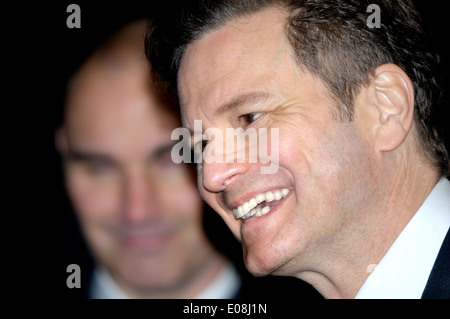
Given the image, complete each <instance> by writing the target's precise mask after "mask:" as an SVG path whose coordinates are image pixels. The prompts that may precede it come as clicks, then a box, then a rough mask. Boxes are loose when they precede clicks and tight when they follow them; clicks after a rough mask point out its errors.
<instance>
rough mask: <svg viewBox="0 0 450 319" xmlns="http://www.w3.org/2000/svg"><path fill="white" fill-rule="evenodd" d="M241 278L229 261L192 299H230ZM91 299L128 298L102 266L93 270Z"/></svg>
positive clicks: (234, 293)
mask: <svg viewBox="0 0 450 319" xmlns="http://www.w3.org/2000/svg"><path fill="white" fill-rule="evenodd" d="M240 285H241V278H240V276H239V274H238V273H237V271H236V269H235V268H234V266H233V265H232V264H231V263H227V264H225V265H224V266H223V267H222V269H221V270H220V272H219V273H218V274H217V276H216V277H215V278H214V280H213V281H212V282H211V283H210V284H209V285H208V286H207V287H206V288H205V289H204V290H203V291H201V292H200V293H199V294H198V295H197V296H196V297H195V298H194V299H230V298H233V297H234V296H235V295H236V293H237V292H238V290H239V288H240ZM89 292H90V298H91V299H129V297H128V296H127V295H125V294H124V293H123V292H122V290H121V289H120V287H119V286H118V285H117V284H116V282H115V281H114V279H113V278H112V277H111V275H110V274H109V272H108V270H106V269H105V268H104V267H100V268H96V269H95V270H94V274H93V278H92V281H91V285H90V291H89Z"/></svg>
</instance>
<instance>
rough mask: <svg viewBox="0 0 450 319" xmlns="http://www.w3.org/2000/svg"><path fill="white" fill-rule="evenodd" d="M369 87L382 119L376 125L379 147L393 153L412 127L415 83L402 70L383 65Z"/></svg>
mask: <svg viewBox="0 0 450 319" xmlns="http://www.w3.org/2000/svg"><path fill="white" fill-rule="evenodd" d="M369 86H370V87H371V90H370V91H371V92H372V94H370V97H369V99H370V100H371V101H370V104H371V105H372V106H374V107H375V113H373V114H376V116H377V117H378V118H375V119H374V121H373V122H372V123H373V125H374V127H373V137H374V139H375V145H376V147H377V149H378V150H379V151H392V150H394V149H396V148H397V147H398V146H400V145H401V144H402V143H403V141H404V140H405V138H406V136H407V135H408V133H409V131H410V130H411V127H412V123H413V114H414V87H413V84H412V82H411V80H410V78H409V77H408V76H407V75H406V73H405V72H404V71H403V70H402V69H401V68H400V67H398V66H397V65H395V64H383V65H381V66H379V67H377V68H376V69H375V72H374V75H373V77H372V79H371V82H370V85H369Z"/></svg>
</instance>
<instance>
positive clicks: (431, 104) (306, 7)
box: [146, 0, 450, 176]
mask: <svg viewBox="0 0 450 319" xmlns="http://www.w3.org/2000/svg"><path fill="white" fill-rule="evenodd" d="M370 2H373V1H364V0H196V1H188V2H185V4H184V5H182V6H181V8H179V10H178V12H177V13H175V14H174V17H175V19H174V20H175V21H172V20H167V19H166V20H165V21H160V22H157V23H156V25H155V27H153V28H152V29H151V30H149V32H148V33H147V38H146V55H147V58H148V59H149V61H151V64H152V65H153V71H154V72H153V73H154V75H155V76H156V78H155V80H156V81H157V82H159V83H160V84H161V88H162V89H163V90H165V91H166V93H167V94H170V95H171V96H172V97H174V98H176V87H177V74H178V68H179V66H180V63H181V60H182V57H183V54H184V52H185V50H186V47H187V46H188V45H189V44H190V43H192V42H193V41H195V40H197V39H199V38H200V37H201V36H203V35H204V34H206V33H207V32H209V31H212V30H215V29H218V28H220V27H222V26H224V25H225V24H226V23H229V22H230V21H232V20H233V19H236V18H239V17H242V16H245V15H248V14H252V13H255V12H257V11H259V10H262V9H264V8H267V7H269V6H278V7H280V8H282V9H284V10H286V13H287V21H286V35H287V37H288V39H289V41H290V43H291V45H292V47H293V49H294V52H295V54H296V59H297V62H298V64H299V66H300V67H301V68H303V69H305V70H307V71H309V72H311V73H312V74H314V75H316V76H317V77H319V78H320V79H321V80H322V81H323V83H324V84H325V85H326V87H327V88H328V90H329V91H330V93H331V96H332V97H333V98H334V99H335V101H336V102H337V105H338V108H337V110H336V117H337V118H339V119H340V120H343V121H351V120H353V103H354V98H355V96H356V94H357V93H358V92H359V89H360V88H361V87H362V86H364V85H367V84H368V83H369V80H370V78H371V76H372V75H373V71H374V70H375V69H376V68H377V67H378V66H380V65H382V64H385V63H393V64H396V65H398V66H399V67H401V68H402V69H403V70H404V71H405V73H406V74H407V75H408V76H409V78H410V79H411V81H412V83H413V86H414V93H415V110H414V120H415V124H416V127H417V129H418V136H419V142H420V146H421V149H422V150H423V155H424V156H425V158H426V159H427V160H428V161H429V162H430V163H431V164H432V165H433V166H434V167H436V168H437V169H438V171H439V173H440V174H441V175H444V176H445V175H448V174H450V161H449V156H448V152H447V150H446V148H445V144H444V141H443V138H442V135H441V134H442V132H440V128H439V125H437V123H438V120H439V119H438V116H436V114H437V113H436V109H437V107H438V106H439V105H440V103H441V101H442V96H443V92H442V89H441V82H442V76H441V73H440V69H439V56H438V54H437V53H436V50H435V48H434V44H433V42H432V41H431V37H430V36H429V34H428V33H427V32H426V30H425V29H424V28H423V27H422V21H421V18H420V16H419V13H418V12H417V10H416V9H415V7H414V5H413V4H412V2H411V1H410V0H378V1H377V2H376V4H377V5H378V6H379V7H380V9H381V19H380V20H381V25H380V28H370V27H369V26H368V25H367V19H368V17H369V15H370V14H371V12H369V13H367V7H368V6H369V4H370Z"/></svg>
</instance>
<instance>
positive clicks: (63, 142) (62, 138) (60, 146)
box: [55, 125, 69, 156]
mask: <svg viewBox="0 0 450 319" xmlns="http://www.w3.org/2000/svg"><path fill="white" fill-rule="evenodd" d="M55 147H56V149H57V150H58V152H59V153H60V154H61V155H62V156H64V155H66V154H67V152H68V149H69V145H68V142H67V135H66V129H65V127H64V126H63V125H61V126H59V127H58V128H57V129H56V131H55Z"/></svg>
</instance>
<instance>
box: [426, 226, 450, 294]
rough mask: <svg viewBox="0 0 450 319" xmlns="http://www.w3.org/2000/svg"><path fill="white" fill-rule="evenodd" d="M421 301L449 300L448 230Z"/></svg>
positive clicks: (449, 247) (449, 254)
mask: <svg viewBox="0 0 450 319" xmlns="http://www.w3.org/2000/svg"><path fill="white" fill-rule="evenodd" d="M422 299H450V230H449V231H447V235H446V236H445V239H444V242H443V243H442V246H441V249H440V250H439V254H438V256H437V258H436V261H435V262H434V265H433V269H432V270H431V274H430V277H428V281H427V284H426V286H425V290H424V291H423V294H422Z"/></svg>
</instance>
